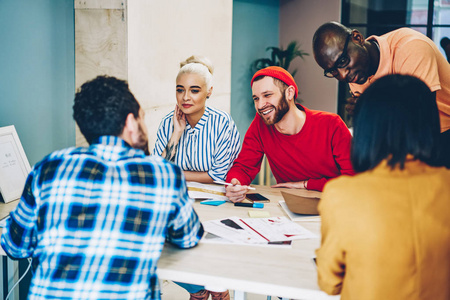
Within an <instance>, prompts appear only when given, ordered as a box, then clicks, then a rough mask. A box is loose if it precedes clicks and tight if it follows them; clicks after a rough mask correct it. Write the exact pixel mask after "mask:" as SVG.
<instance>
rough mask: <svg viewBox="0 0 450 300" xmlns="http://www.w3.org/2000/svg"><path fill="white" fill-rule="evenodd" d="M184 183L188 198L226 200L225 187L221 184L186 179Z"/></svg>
mask: <svg viewBox="0 0 450 300" xmlns="http://www.w3.org/2000/svg"><path fill="white" fill-rule="evenodd" d="M186 185H187V188H188V194H189V198H192V199H198V200H206V199H214V200H228V197H227V196H225V187H224V186H223V185H216V184H203V183H198V182H194V181H188V182H187V183H186Z"/></svg>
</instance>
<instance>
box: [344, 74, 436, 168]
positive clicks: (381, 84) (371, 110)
mask: <svg viewBox="0 0 450 300" xmlns="http://www.w3.org/2000/svg"><path fill="white" fill-rule="evenodd" d="M439 132H440V131H439V113H438V109H437V105H436V99H435V95H434V93H432V92H431V91H430V89H429V88H428V87H427V85H426V84H425V83H423V82H422V81H421V80H420V79H418V78H416V77H412V76H407V75H388V76H385V77H382V78H380V79H378V80H377V81H376V82H374V83H373V84H372V85H370V86H369V87H368V88H367V90H366V91H365V92H364V93H363V94H362V95H361V96H360V98H359V99H358V102H357V104H356V108H355V119H354V137H353V142H352V152H351V160H352V164H353V168H354V169H355V171H356V172H364V171H367V170H370V169H373V168H374V167H376V166H377V165H378V164H379V163H380V162H381V161H382V160H383V159H387V160H388V165H389V166H391V167H392V168H395V167H397V166H398V167H400V169H403V168H404V164H405V160H406V156H407V155H408V154H411V155H413V157H414V159H418V160H421V161H423V162H425V163H427V164H429V165H433V166H437V165H438V163H437V158H438V154H439V151H438V149H439V145H438V143H439Z"/></svg>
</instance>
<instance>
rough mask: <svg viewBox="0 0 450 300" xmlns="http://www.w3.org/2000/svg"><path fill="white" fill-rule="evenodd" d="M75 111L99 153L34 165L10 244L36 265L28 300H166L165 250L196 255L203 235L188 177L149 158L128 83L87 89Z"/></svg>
mask: <svg viewBox="0 0 450 300" xmlns="http://www.w3.org/2000/svg"><path fill="white" fill-rule="evenodd" d="M73 109H74V113H73V115H74V119H75V121H76V122H77V124H78V126H79V128H80V130H81V132H82V133H83V135H84V136H85V137H86V140H87V141H88V142H89V144H90V147H89V148H70V149H65V150H61V151H56V152H54V153H52V154H50V155H48V156H47V157H45V158H44V159H43V160H42V161H40V162H39V163H37V164H36V165H35V166H34V167H33V169H32V171H31V173H30V174H29V176H28V178H27V181H26V184H25V188H24V191H23V194H22V198H21V199H20V202H19V204H18V206H17V208H16V210H15V211H13V212H11V218H10V220H9V221H8V224H7V226H6V228H5V229H4V230H3V235H2V238H1V245H2V247H3V249H4V250H5V252H6V253H7V254H8V256H9V257H11V258H13V259H18V258H26V257H32V258H33V262H34V272H33V277H32V280H31V286H30V291H29V295H28V299H160V298H161V297H160V290H159V285H158V278H157V275H156V264H157V262H158V259H159V257H160V255H161V251H162V248H163V245H164V242H165V241H166V240H168V241H169V242H171V243H172V244H174V245H176V246H178V247H180V248H190V247H193V246H195V245H196V244H197V243H198V241H199V240H200V238H201V236H202V234H203V227H202V225H201V223H200V222H199V219H198V216H197V214H196V213H195V211H194V209H193V208H192V202H191V200H190V199H189V198H188V195H187V188H186V183H185V178H184V176H183V173H182V171H181V169H180V168H179V167H177V166H176V165H174V164H172V163H169V162H167V161H165V160H164V159H162V158H161V157H159V156H152V157H150V156H147V155H146V154H147V153H148V140H147V130H146V127H145V124H144V112H143V111H142V109H140V106H139V103H138V102H137V101H136V99H135V98H134V96H133V94H132V93H131V92H130V91H129V89H128V84H127V83H126V82H125V81H121V80H118V79H116V78H113V77H106V76H101V77H97V78H96V79H94V80H92V81H89V82H87V83H85V84H83V86H82V87H81V89H80V90H79V91H78V93H77V94H76V95H75V104H74V106H73Z"/></svg>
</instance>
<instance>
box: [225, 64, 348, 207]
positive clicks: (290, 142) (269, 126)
mask: <svg viewBox="0 0 450 300" xmlns="http://www.w3.org/2000/svg"><path fill="white" fill-rule="evenodd" d="M251 87H252V93H253V101H254V103H255V109H256V116H255V118H254V119H253V121H252V123H251V124H250V127H249V129H248V130H247V133H246V135H245V138H244V142H243V144H242V150H241V152H240V153H239V156H238V158H237V159H236V160H235V161H234V164H233V167H232V168H231V169H230V171H229V172H228V174H227V182H230V183H232V184H233V185H231V186H227V189H226V191H227V196H228V198H230V200H231V201H233V202H239V201H242V200H244V199H245V195H246V193H247V191H248V185H249V184H250V183H251V182H252V180H253V179H254V178H255V176H256V174H257V173H258V172H259V170H260V167H261V161H262V159H263V156H264V154H265V155H266V156H267V159H268V161H269V165H270V168H271V170H272V173H273V175H274V177H275V179H276V181H277V184H276V185H274V186H272V187H287V188H298V189H308V190H317V191H322V189H323V187H324V185H325V183H326V182H327V181H328V180H330V179H332V178H335V177H337V176H339V175H341V174H348V175H353V174H354V171H353V168H352V165H351V162H350V144H351V134H350V132H349V130H348V128H347V126H346V125H345V124H344V122H343V121H342V119H341V118H340V117H339V116H338V115H336V114H333V113H329V112H323V111H317V110H310V109H308V108H306V107H304V106H302V105H300V104H296V103H295V99H296V98H297V96H298V88H297V84H296V83H295V81H294V78H293V77H292V76H291V74H289V72H287V71H286V70H285V69H283V68H280V67H268V68H265V69H262V70H259V71H257V72H256V73H255V75H253V78H252V81H251Z"/></svg>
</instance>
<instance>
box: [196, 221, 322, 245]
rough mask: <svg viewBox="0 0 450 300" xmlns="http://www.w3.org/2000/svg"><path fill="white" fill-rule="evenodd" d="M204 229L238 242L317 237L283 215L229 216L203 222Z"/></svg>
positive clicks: (267, 241) (254, 242) (266, 241)
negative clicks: (261, 216) (266, 216)
mask: <svg viewBox="0 0 450 300" xmlns="http://www.w3.org/2000/svg"><path fill="white" fill-rule="evenodd" d="M203 227H204V228H205V231H207V232H209V233H212V234H214V235H216V236H219V237H221V238H223V239H226V240H228V241H230V242H234V243H238V244H242V243H245V244H268V243H271V242H284V241H291V240H295V239H310V238H317V235H315V234H314V233H312V232H310V231H309V230H307V229H305V228H304V227H302V226H300V225H298V224H296V223H294V222H292V221H290V220H288V219H287V218H285V217H272V218H259V219H254V218H238V217H230V218H225V219H220V220H212V221H207V222H203Z"/></svg>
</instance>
